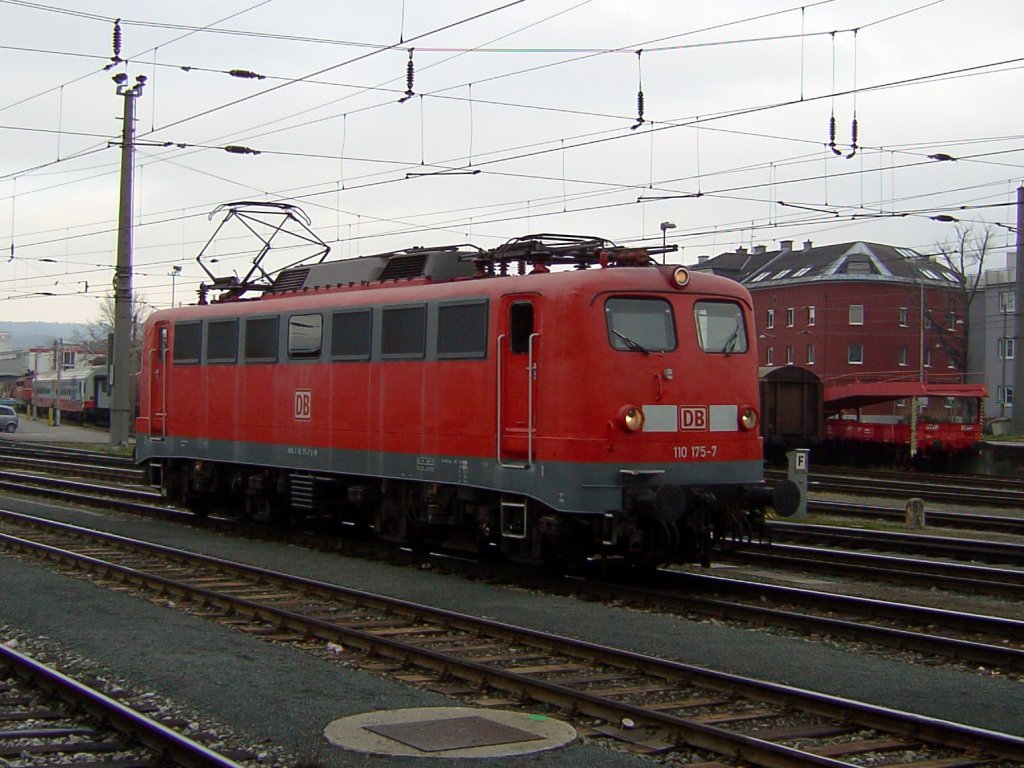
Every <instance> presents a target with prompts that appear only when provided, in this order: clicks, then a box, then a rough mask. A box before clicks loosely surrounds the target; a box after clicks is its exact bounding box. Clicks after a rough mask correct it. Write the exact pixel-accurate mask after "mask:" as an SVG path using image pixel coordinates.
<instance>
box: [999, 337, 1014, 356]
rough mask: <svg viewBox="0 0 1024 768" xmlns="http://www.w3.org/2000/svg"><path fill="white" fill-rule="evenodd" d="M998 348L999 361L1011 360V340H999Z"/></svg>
mask: <svg viewBox="0 0 1024 768" xmlns="http://www.w3.org/2000/svg"><path fill="white" fill-rule="evenodd" d="M998 348H999V359H1000V360H1013V339H1000V340H999V342H998Z"/></svg>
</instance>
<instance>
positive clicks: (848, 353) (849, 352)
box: [846, 344, 864, 365]
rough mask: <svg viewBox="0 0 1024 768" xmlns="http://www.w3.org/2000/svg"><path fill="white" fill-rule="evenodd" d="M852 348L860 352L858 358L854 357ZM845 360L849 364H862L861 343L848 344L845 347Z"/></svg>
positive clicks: (862, 346)
mask: <svg viewBox="0 0 1024 768" xmlns="http://www.w3.org/2000/svg"><path fill="white" fill-rule="evenodd" d="M854 350H857V351H858V352H860V354H859V355H858V357H859V358H860V359H859V360H855V359H854V354H853V353H854ZM846 362H848V363H849V364H850V365H864V345H863V344H850V345H848V346H847V347H846Z"/></svg>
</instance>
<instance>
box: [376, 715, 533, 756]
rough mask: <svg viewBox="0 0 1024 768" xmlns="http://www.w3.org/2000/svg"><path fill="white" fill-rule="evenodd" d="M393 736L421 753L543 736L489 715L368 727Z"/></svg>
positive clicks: (507, 742)
mask: <svg viewBox="0 0 1024 768" xmlns="http://www.w3.org/2000/svg"><path fill="white" fill-rule="evenodd" d="M364 727H365V728H366V730H368V731H373V732H374V733H379V734H380V735H381V736H386V737H387V738H389V739H394V740H395V741H400V742H401V743H402V744H408V745H409V746H410V747H416V749H418V750H420V751H421V752H440V751H441V750H445V749H469V748H470V747H493V746H497V745H498V744H515V743H517V742H520V741H536V740H537V739H540V738H541V736H538V735H537V734H535V733H530V732H529V731H524V730H523V729H522V728H514V727H512V726H511V725H505V724H503V723H497V722H495V721H494V720H488V719H487V718H486V717H478V716H475V715H474V716H472V717H452V718H447V719H442V720H438V719H436V718H434V719H431V720H420V721H419V722H416V723H390V724H381V725H367V726H364Z"/></svg>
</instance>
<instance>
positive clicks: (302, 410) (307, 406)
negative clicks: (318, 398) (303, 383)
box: [295, 389, 313, 421]
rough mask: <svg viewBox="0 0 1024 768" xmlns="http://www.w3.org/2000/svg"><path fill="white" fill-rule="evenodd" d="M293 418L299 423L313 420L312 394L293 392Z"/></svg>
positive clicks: (310, 392) (305, 390)
mask: <svg viewBox="0 0 1024 768" xmlns="http://www.w3.org/2000/svg"><path fill="white" fill-rule="evenodd" d="M295 418H296V419H298V420H299V421H309V420H310V419H311V418H313V392H312V391H311V390H308V389H297V390H295Z"/></svg>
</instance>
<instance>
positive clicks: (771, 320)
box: [765, 309, 775, 330]
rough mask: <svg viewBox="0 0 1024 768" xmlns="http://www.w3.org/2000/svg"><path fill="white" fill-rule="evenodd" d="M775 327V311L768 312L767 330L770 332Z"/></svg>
mask: <svg viewBox="0 0 1024 768" xmlns="http://www.w3.org/2000/svg"><path fill="white" fill-rule="evenodd" d="M774 327H775V310H774V309H769V310H768V319H767V320H766V321H765V328H768V329H769V330H770V329H772V328H774Z"/></svg>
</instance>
